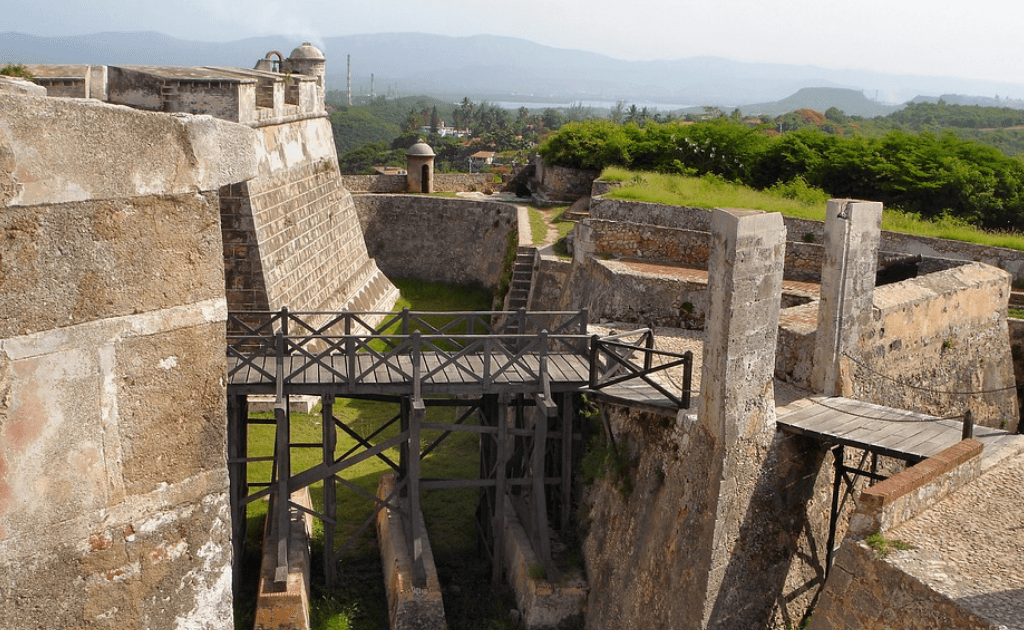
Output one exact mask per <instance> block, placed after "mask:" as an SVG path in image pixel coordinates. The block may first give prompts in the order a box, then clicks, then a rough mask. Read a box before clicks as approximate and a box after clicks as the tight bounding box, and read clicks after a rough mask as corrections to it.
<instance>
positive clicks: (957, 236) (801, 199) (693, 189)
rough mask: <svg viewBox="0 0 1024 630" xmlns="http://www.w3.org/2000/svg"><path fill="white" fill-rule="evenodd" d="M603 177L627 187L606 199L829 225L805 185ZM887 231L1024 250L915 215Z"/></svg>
mask: <svg viewBox="0 0 1024 630" xmlns="http://www.w3.org/2000/svg"><path fill="white" fill-rule="evenodd" d="M601 178H602V179H608V180H610V181H619V182H623V186H621V187H620V188H616V189H614V190H611V191H609V192H608V193H607V194H606V195H605V197H608V198H611V199H626V200H631V201H645V202H651V203H662V204H667V205H674V206H688V207H698V208H745V209H749V210H764V211H765V212H780V213H782V214H784V215H786V216H790V217H797V218H801V219H812V220H815V221H824V220H825V201H827V199H828V195H827V194H826V193H824V192H822V191H819V190H815V189H813V188H811V187H809V186H807V185H806V184H803V185H801V184H800V183H799V182H798V183H796V184H788V185H784V186H778V187H775V188H773V189H771V190H769V191H758V190H754V189H753V188H749V187H747V186H741V185H739V184H733V183H730V182H727V181H725V180H723V179H721V178H719V177H714V176H704V177H687V176H682V175H665V174H661V173H646V172H644V173H634V172H632V171H627V170H625V169H621V168H617V167H610V168H607V169H605V170H604V172H603V173H601ZM882 229H883V230H889V231H891V232H901V233H904V234H915V235H917V236H927V237H933V238H944V239H948V240H954V241H963V242H966V243H975V244H978V245H986V246H989V247H1005V248H1008V249H1016V250H1021V251H1024V235H1021V234H1015V233H1000V232H987V231H985V230H981V229H978V228H976V227H973V226H970V225H968V224H967V223H965V222H964V221H962V220H959V219H957V218H955V217H949V216H946V217H942V218H939V219H935V220H928V219H924V218H922V217H921V216H919V215H917V214H914V213H907V212H901V211H900V210H897V209H886V210H885V212H884V213H883V215H882Z"/></svg>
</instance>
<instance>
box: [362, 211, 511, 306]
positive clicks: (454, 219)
mask: <svg viewBox="0 0 1024 630" xmlns="http://www.w3.org/2000/svg"><path fill="white" fill-rule="evenodd" d="M355 204H356V209H357V210H358V213H359V220H360V222H361V224H362V229H363V234H364V235H365V238H366V247H367V249H368V251H369V254H370V255H371V256H372V257H373V258H374V259H376V260H377V262H378V264H379V265H380V267H381V269H382V270H383V271H384V273H385V274H387V275H388V276H392V277H399V278H402V277H405V278H420V279H422V280H437V281H443V282H455V283H459V284H470V285H476V286H481V287H484V288H487V289H491V290H493V289H496V288H497V287H498V285H499V284H500V282H501V277H502V269H503V261H504V259H505V255H506V252H507V251H508V248H509V247H510V240H509V239H510V237H511V236H512V235H513V234H514V233H515V231H516V226H517V223H516V210H515V208H514V207H512V206H510V205H508V204H505V203H497V202H488V201H470V200H464V199H450V198H444V197H422V196H419V195H357V196H356V197H355ZM410 243H416V245H415V246H413V247H410ZM511 247H513V248H514V247H515V244H514V243H512V244H511Z"/></svg>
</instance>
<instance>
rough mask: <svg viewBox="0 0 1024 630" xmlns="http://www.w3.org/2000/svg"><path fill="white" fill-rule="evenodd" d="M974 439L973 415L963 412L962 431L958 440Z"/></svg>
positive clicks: (968, 411)
mask: <svg viewBox="0 0 1024 630" xmlns="http://www.w3.org/2000/svg"><path fill="white" fill-rule="evenodd" d="M973 437H974V414H973V413H971V410H970V409H968V410H967V411H965V412H964V430H963V432H962V433H961V435H960V439H962V440H969V439H971V438H973Z"/></svg>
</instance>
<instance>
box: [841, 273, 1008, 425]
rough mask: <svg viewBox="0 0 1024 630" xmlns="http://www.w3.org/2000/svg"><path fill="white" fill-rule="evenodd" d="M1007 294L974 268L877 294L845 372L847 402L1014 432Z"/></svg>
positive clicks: (1004, 282) (994, 277)
mask: <svg viewBox="0 0 1024 630" xmlns="http://www.w3.org/2000/svg"><path fill="white" fill-rule="evenodd" d="M1009 290H1010V280H1009V275H1008V274H1007V273H1005V272H1003V271H1000V270H999V269H995V268H993V267H990V266H988V265H983V264H978V263H975V264H970V265H964V266H961V267H956V268H954V269H949V270H946V271H942V272H938V273H933V274H928V275H926V276H922V277H919V278H915V279H913V280H906V281H903V282H898V283H895V284H889V285H885V286H881V287H876V288H875V298H874V306H873V309H872V315H871V318H870V319H871V321H870V323H869V324H868V325H867V326H866V327H865V329H864V330H862V332H861V337H860V342H859V349H858V355H857V356H856V357H855V359H856V362H854V363H853V365H851V366H850V369H851V370H853V373H854V374H855V378H854V379H853V392H854V394H853V397H854V398H856V399H858V400H864V401H867V402H872V403H875V404H879V405H886V406H890V407H896V408H899V409H913V410H916V411H919V412H921V413H928V414H932V415H936V416H940V417H944V416H949V415H955V414H958V413H963V411H964V410H966V409H971V410H972V411H973V412H974V417H975V421H976V422H977V423H978V424H983V425H986V426H992V427H997V428H1000V427H1005V428H1007V429H1010V430H1011V431H1012V430H1014V429H1015V428H1016V426H1017V417H1018V416H1017V402H1016V393H1015V391H1014V386H1015V381H1014V375H1013V364H1012V359H1011V356H1010V344H1009V339H1008V333H1007V326H1006V303H1007V299H1008V295H1009ZM847 360H848V361H849V359H847ZM893 379H895V381H894V380H893ZM902 383H906V384H910V385H915V386H918V387H925V388H928V389H924V390H922V389H914V388H911V387H906V386H903V385H901V384H902ZM989 390H995V391H992V393H988V394H981V395H975V396H966V395H959V394H956V393H948V394H944V393H940V392H973V391H989Z"/></svg>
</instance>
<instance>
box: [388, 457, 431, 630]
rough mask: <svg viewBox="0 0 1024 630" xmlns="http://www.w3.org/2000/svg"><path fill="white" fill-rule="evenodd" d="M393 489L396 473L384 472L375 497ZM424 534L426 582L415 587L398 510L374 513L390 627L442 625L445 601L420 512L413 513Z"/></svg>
mask: <svg viewBox="0 0 1024 630" xmlns="http://www.w3.org/2000/svg"><path fill="white" fill-rule="evenodd" d="M394 492H395V476H394V475H393V474H385V475H383V476H381V478H380V484H379V485H378V486H377V496H378V497H379V498H380V499H381V500H385V499H387V497H388V496H391V495H392V494H394ZM414 518H417V519H419V526H420V531H421V532H424V534H423V565H424V571H425V573H426V582H425V584H424V585H423V586H422V587H419V586H416V583H415V579H414V575H413V561H412V557H411V556H410V555H409V550H408V545H407V544H406V534H405V532H406V529H405V523H404V520H405V519H404V518H403V515H402V513H401V512H398V511H396V510H392V509H390V508H384V509H382V510H380V511H379V512H377V523H376V525H377V541H378V544H379V546H380V560H381V564H382V565H383V566H384V586H385V589H386V590H387V597H388V620H389V623H390V628H391V630H421V629H422V630H427V629H430V630H433V629H435V628H445V627H446V621H445V615H444V602H443V601H442V596H441V584H440V582H439V581H438V579H437V568H436V567H435V565H434V555H433V552H432V551H431V548H430V540H429V539H428V538H427V535H426V526H425V524H424V522H423V514H422V513H420V514H416V515H414Z"/></svg>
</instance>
